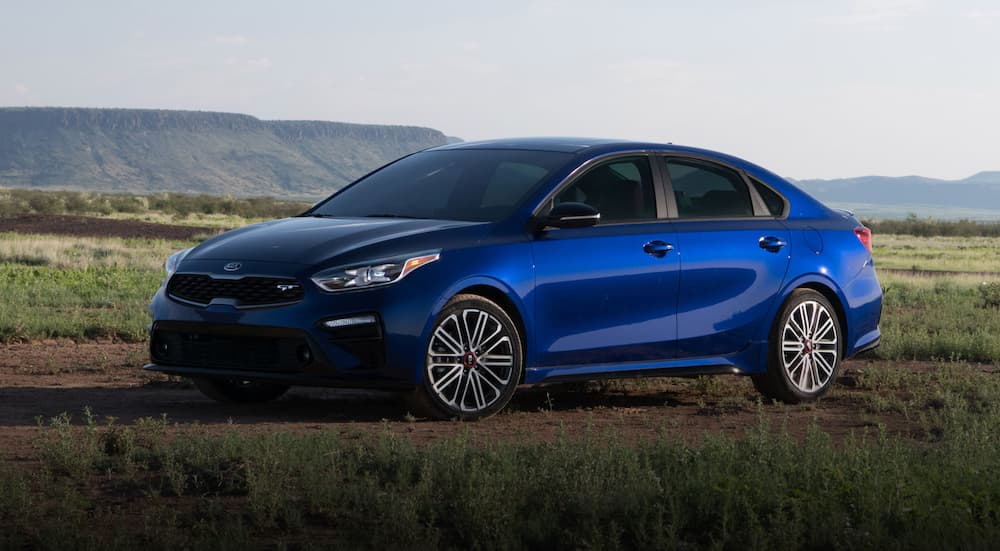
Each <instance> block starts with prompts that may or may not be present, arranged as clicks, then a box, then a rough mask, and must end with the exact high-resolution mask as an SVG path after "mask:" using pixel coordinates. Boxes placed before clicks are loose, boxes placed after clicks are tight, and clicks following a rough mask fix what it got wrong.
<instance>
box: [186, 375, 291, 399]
mask: <svg viewBox="0 0 1000 551" xmlns="http://www.w3.org/2000/svg"><path fill="white" fill-rule="evenodd" d="M192 381H193V382H194V386H196V387H198V390H200V391H201V393H202V394H204V395H205V396H207V397H209V398H211V399H213V400H215V401H217V402H224V403H228V404H233V403H237V404H259V403H261V402H269V401H271V400H274V399H275V398H278V397H280V396H281V395H282V394H284V393H285V392H288V387H287V386H285V385H277V384H274V383H259V382H256V381H241V380H238V379H203V378H194V379H192Z"/></svg>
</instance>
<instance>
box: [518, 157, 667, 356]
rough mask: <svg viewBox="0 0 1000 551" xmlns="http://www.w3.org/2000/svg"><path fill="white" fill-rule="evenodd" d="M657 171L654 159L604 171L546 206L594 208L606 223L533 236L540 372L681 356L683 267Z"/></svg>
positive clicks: (629, 160)
mask: <svg viewBox="0 0 1000 551" xmlns="http://www.w3.org/2000/svg"><path fill="white" fill-rule="evenodd" d="M650 163H651V159H650V157H649V156H648V155H633V156H628V157H620V158H615V159H612V160H608V161H605V162H603V163H599V164H597V165H596V166H594V167H593V168H591V169H589V170H588V171H587V172H586V173H584V174H583V175H582V176H581V177H580V178H578V179H576V180H575V181H574V182H571V183H570V184H569V185H568V187H567V188H565V189H564V190H562V191H560V192H559V193H558V194H557V195H556V196H555V197H554V198H553V199H552V201H551V202H550V204H549V205H548V206H547V208H551V206H552V205H553V204H558V203H560V202H568V201H573V202H582V203H587V204H589V205H591V206H593V207H595V208H597V209H598V210H599V211H600V212H601V222H600V223H599V224H598V225H596V226H593V227H587V228H576V229H548V230H545V231H542V232H540V233H539V234H538V235H536V236H535V239H534V241H533V243H532V253H533V255H534V262H535V279H536V286H535V293H534V295H535V301H534V302H535V320H536V323H535V326H536V328H537V330H536V331H535V335H534V343H533V346H532V348H533V349H534V350H535V351H536V357H535V364H536V365H538V366H560V365H567V366H575V365H593V364H601V363H619V362H630V361H641V360H654V359H662V358H670V357H673V356H674V354H675V343H674V340H675V338H676V336H677V320H676V316H675V313H676V306H677V281H678V271H677V269H678V266H679V263H678V259H677V255H676V254H674V253H673V251H672V249H673V248H674V234H673V230H672V229H671V224H670V222H669V221H666V220H664V219H662V218H661V217H662V216H663V215H665V207H664V206H663V205H665V203H664V201H663V196H662V188H659V187H658V186H656V185H655V184H654V181H653V171H652V166H651V164H650Z"/></svg>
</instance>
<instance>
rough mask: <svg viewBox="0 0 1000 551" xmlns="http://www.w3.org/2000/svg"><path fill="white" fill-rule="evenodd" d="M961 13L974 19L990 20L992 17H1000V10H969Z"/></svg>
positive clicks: (980, 20)
mask: <svg viewBox="0 0 1000 551" xmlns="http://www.w3.org/2000/svg"><path fill="white" fill-rule="evenodd" d="M962 15H964V16H965V17H968V18H969V19H973V20H975V21H979V22H990V21H993V20H994V19H1000V10H970V11H967V12H965V13H963V14H962Z"/></svg>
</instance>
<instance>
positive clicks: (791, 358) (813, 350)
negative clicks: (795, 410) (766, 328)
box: [753, 289, 843, 404]
mask: <svg viewBox="0 0 1000 551" xmlns="http://www.w3.org/2000/svg"><path fill="white" fill-rule="evenodd" d="M840 333H841V329H840V320H839V319H838V317H837V311H836V309H835V308H834V307H833V305H832V304H830V301H829V300H827V299H826V297H824V296H823V295H822V294H820V293H819V292H817V291H813V290H812V289H796V290H795V291H793V292H792V294H791V296H789V297H788V299H787V300H786V301H785V306H784V307H783V308H782V310H781V315H780V316H778V319H777V320H776V322H775V325H774V327H773V328H772V330H771V338H770V339H769V350H768V362H767V371H765V372H764V373H761V374H759V375H754V376H753V382H754V386H756V387H757V390H758V391H760V392H761V393H762V394H764V395H765V396H767V397H769V398H774V399H777V400H781V401H783V402H789V403H793V404H794V403H799V402H808V401H811V400H815V399H816V398H819V397H820V396H822V395H823V394H825V393H826V392H827V391H828V390H830V387H831V386H832V385H833V382H834V380H836V378H837V372H838V370H839V368H840V360H841V356H842V352H841V351H842V350H843V343H842V342H841V341H842V337H841V334H840Z"/></svg>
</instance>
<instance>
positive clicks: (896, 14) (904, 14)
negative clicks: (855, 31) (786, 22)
mask: <svg viewBox="0 0 1000 551" xmlns="http://www.w3.org/2000/svg"><path fill="white" fill-rule="evenodd" d="M924 5H925V4H924V1H923V0H855V2H854V6H853V7H852V9H851V11H850V12H848V13H845V14H837V15H826V16H823V17H819V18H817V19H816V21H817V22H819V23H823V24H826V25H839V26H845V27H861V28H869V29H879V30H882V29H886V28H894V27H895V26H896V24H897V23H899V22H900V21H902V20H904V19H906V18H908V17H910V16H912V15H915V14H917V13H920V12H921V11H923V9H924Z"/></svg>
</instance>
